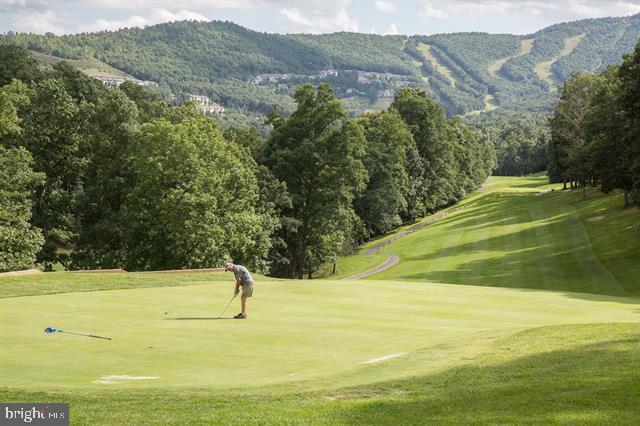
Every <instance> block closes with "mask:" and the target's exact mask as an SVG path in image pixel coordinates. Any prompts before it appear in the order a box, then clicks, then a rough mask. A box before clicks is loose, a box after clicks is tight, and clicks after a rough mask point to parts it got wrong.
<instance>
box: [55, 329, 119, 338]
mask: <svg viewBox="0 0 640 426" xmlns="http://www.w3.org/2000/svg"><path fill="white" fill-rule="evenodd" d="M44 332H45V333H67V334H75V335H76V336H86V337H95V338H96V339H105V340H111V337H103V336H96V335H94V334H84V333H74V332H73V331H64V330H60V329H59V328H52V327H47V328H45V329H44Z"/></svg>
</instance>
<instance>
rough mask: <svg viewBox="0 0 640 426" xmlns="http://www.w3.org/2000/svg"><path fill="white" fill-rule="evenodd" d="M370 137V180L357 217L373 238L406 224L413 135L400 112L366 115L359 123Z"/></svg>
mask: <svg viewBox="0 0 640 426" xmlns="http://www.w3.org/2000/svg"><path fill="white" fill-rule="evenodd" d="M359 123H360V125H362V127H363V128H364V132H365V137H366V140H367V142H366V154H365V157H364V159H363V163H364V166H365V169H366V170H367V173H368V175H369V180H368V182H367V187H366V189H365V190H364V191H363V192H362V194H361V195H360V196H359V197H358V198H357V199H356V201H355V208H356V213H358V216H359V217H360V218H361V219H362V220H363V222H364V225H365V230H366V233H367V235H365V237H369V236H371V235H377V234H383V233H386V232H389V231H390V230H392V229H393V228H395V227H397V226H398V225H400V224H401V223H402V219H401V216H400V215H401V214H402V213H404V212H405V211H406V208H407V201H406V199H405V197H406V195H407V192H408V190H409V182H408V180H409V178H408V175H407V169H406V162H407V153H406V151H407V149H409V147H410V146H411V144H413V143H414V141H413V137H412V136H411V132H410V131H409V128H408V127H407V126H406V124H405V123H404V122H403V121H402V119H401V118H400V116H399V115H398V114H397V113H396V112H379V113H372V114H366V115H364V116H363V117H362V118H361V119H360V120H359Z"/></svg>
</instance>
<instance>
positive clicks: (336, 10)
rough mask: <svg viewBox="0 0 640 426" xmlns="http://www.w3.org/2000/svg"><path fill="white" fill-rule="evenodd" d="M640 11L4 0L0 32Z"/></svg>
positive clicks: (584, 2)
mask: <svg viewBox="0 0 640 426" xmlns="http://www.w3.org/2000/svg"><path fill="white" fill-rule="evenodd" d="M635 13H640V0H556V1H552V0H548V1H543V0H520V1H508V0H475V1H471V0H446V1H445V0H404V1H393V0H371V1H364V0H350V1H349V0H324V1H317V0H309V1H287V0H191V1H189V0H141V1H136V0H129V1H121V0H87V1H67V0H0V32H2V33H5V32H7V31H10V30H12V31H19V32H34V33H45V32H52V33H54V34H58V35H59V34H70V33H78V32H93V31H100V30H117V29H119V28H123V27H133V26H136V27H143V26H147V25H153V24H157V23H161V22H169V21H176V20H183V19H197V20H203V21H204V20H213V19H216V20H228V21H233V22H235V23H238V24H240V25H243V26H245V27H248V28H251V29H253V30H257V31H265V32H270V33H299V32H304V33H328V32H335V31H355V32H362V33H376V34H436V33H449V32H458V31H484V32H489V33H511V34H530V33H533V32H535V31H537V30H539V29H541V28H544V27H546V26H548V25H551V24H554V23H557V22H564V21H573V20H578V19H585V18H599V17H604V16H624V15H631V14H635Z"/></svg>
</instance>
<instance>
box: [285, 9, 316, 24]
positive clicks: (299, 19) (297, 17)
mask: <svg viewBox="0 0 640 426" xmlns="http://www.w3.org/2000/svg"><path fill="white" fill-rule="evenodd" d="M280 14H281V15H282V16H284V17H285V18H287V19H288V20H289V21H291V22H292V23H293V24H294V25H298V26H302V27H311V26H312V25H313V24H312V23H311V21H309V20H308V19H307V18H305V17H304V16H303V15H302V13H300V11H299V10H298V9H280Z"/></svg>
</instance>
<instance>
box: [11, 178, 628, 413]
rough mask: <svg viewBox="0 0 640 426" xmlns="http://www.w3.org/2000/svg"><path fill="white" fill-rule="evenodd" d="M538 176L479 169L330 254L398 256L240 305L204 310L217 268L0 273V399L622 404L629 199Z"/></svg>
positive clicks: (390, 406) (243, 406)
mask: <svg viewBox="0 0 640 426" xmlns="http://www.w3.org/2000/svg"><path fill="white" fill-rule="evenodd" d="M545 179H546V178H545V177H544V176H533V177H527V178H491V179H490V181H489V182H488V183H487V185H485V187H484V188H483V191H482V192H478V193H475V194H472V195H471V196H470V197H468V198H467V199H466V200H464V201H463V202H462V203H460V205H458V206H456V209H455V210H454V211H452V212H451V213H449V214H446V215H443V216H442V217H441V218H440V219H438V220H437V221H435V222H434V223H431V224H429V225H427V226H425V227H424V228H422V229H420V230H419V231H416V232H414V233H409V234H408V235H406V236H405V237H403V238H400V239H398V240H396V241H394V242H392V243H391V244H389V245H387V246H385V247H384V248H383V249H382V251H380V252H379V253H378V254H375V255H373V256H366V255H365V253H366V251H367V250H368V249H370V248H371V247H372V245H375V244H378V243H379V242H380V241H384V240H385V239H381V240H378V241H377V242H372V243H371V244H368V245H366V246H364V247H363V248H362V251H361V254H359V255H357V256H352V257H349V258H346V259H342V260H339V262H338V269H339V276H340V277H345V276H347V275H350V274H352V273H357V272H362V271H364V270H366V269H370V268H371V267H372V266H375V265H376V264H378V263H380V262H381V261H383V260H384V259H386V257H387V256H389V255H396V256H398V257H399V258H400V262H399V263H398V264H396V265H394V266H392V267H391V268H390V269H388V270H386V271H384V272H381V273H379V274H376V275H374V276H372V277H370V278H367V279H364V280H355V281H351V280H336V279H334V280H304V281H298V280H276V279H270V278H267V277H261V276H258V277H257V284H256V291H255V293H254V298H252V299H251V300H250V305H249V318H248V319H247V320H243V321H238V320H233V319H231V317H232V316H233V315H234V314H235V313H236V312H237V310H238V301H237V300H234V301H233V303H232V305H231V307H230V308H229V310H228V311H227V313H226V315H225V317H226V318H224V319H219V318H218V316H219V315H220V312H221V311H222V309H223V308H224V306H225V305H226V304H227V303H228V301H229V299H230V297H231V295H232V290H233V279H232V275H230V274H229V275H225V274H222V273H209V272H207V273H185V274H153V273H151V274H137V273H129V274H128V273H111V274H109V273H103V274H95V273H94V274H92V273H70V272H57V273H51V274H38V275H31V276H16V277H0V290H1V291H0V321H1V322H2V325H3V332H2V333H1V334H0V345H1V347H2V348H3V350H2V354H1V359H0V362H1V367H0V368H1V370H0V387H1V389H0V395H1V397H2V400H3V401H43V400H46V401H59V402H70V404H71V416H72V419H73V421H72V423H77V424H114V423H118V424H166V423H169V424H185V423H189V422H191V423H214V424H229V423H237V422H246V423H250V424H283V423H295V424H299V423H304V424H345V423H351V424H353V423H359V424H392V423H394V422H396V423H402V424H416V423H423V422H425V421H427V422H434V423H439V424H460V423H470V422H471V423H474V422H475V423H477V422H479V423H506V424H512V423H518V424H521V423H531V422H532V419H535V421H533V422H534V423H535V422H539V423H545V424H549V423H575V422H577V423H616V424H633V423H634V419H637V417H638V415H640V412H639V411H638V404H637V403H636V402H637V401H638V399H639V398H640V386H638V383H639V382H640V355H639V352H638V350H637V349H638V347H640V346H639V345H640V326H639V322H640V297H638V295H639V293H638V290H639V288H640V284H639V283H638V278H637V277H638V276H640V270H638V263H637V262H636V261H635V260H634V255H635V254H634V253H635V252H634V251H633V244H635V242H634V241H635V240H634V239H633V237H634V234H633V233H631V232H626V233H625V232H617V231H616V230H617V229H619V228H621V227H622V229H627V228H629V230H633V229H635V228H634V226H637V223H638V212H637V210H636V209H622V208H620V205H619V203H620V197H619V195H611V196H603V195H601V194H598V193H596V192H595V191H593V192H590V193H589V198H588V199H587V200H581V199H580V197H579V194H577V193H569V192H562V191H550V189H551V188H552V187H553V186H550V185H547V184H546V181H545ZM593 217H597V220H592V219H591V218H593ZM425 220H428V218H427V219H425ZM391 237H393V235H390V236H388V237H387V238H391ZM165 312H166V314H165ZM46 327H55V328H60V329H63V330H68V331H75V332H81V333H92V334H97V335H101V336H108V337H111V338H112V339H113V340H111V341H107V340H101V339H92V338H88V337H82V336H74V335H70V334H65V333H58V334H47V333H44V331H43V330H44V329H45V328H46ZM619 366H623V367H622V368H620V367H619ZM505 407H509V408H508V409H506V408H505ZM292 419H295V420H292Z"/></svg>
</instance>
